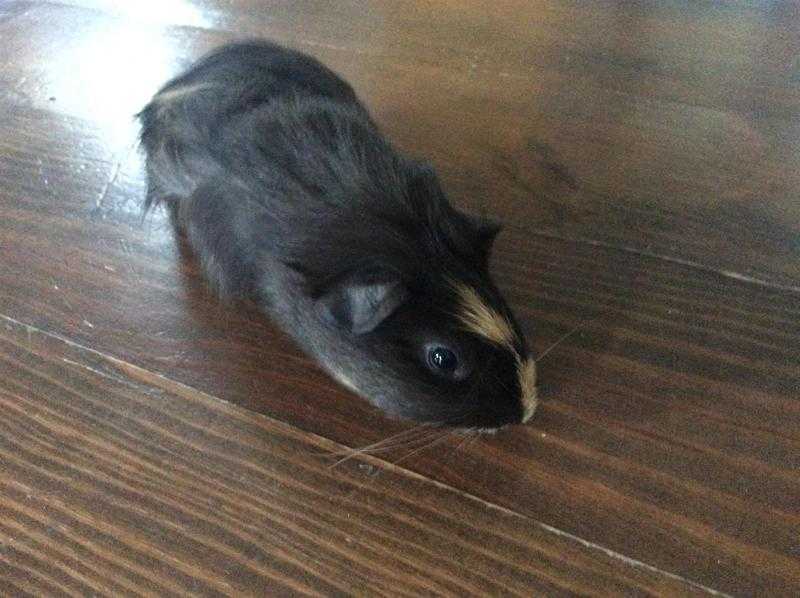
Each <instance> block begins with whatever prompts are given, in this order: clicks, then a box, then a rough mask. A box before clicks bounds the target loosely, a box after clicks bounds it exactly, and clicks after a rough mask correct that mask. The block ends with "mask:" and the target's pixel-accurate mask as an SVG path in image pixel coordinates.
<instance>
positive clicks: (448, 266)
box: [138, 41, 537, 429]
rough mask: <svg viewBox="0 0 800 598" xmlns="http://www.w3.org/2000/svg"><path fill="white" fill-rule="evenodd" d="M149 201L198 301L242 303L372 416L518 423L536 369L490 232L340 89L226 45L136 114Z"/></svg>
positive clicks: (529, 404)
mask: <svg viewBox="0 0 800 598" xmlns="http://www.w3.org/2000/svg"><path fill="white" fill-rule="evenodd" d="M138 118H139V119H140V121H141V125H142V130H141V145H142V147H143V148H144V151H145V154H146V172H147V179H148V189H147V197H146V199H145V202H144V206H145V213H146V211H147V210H148V209H150V208H152V207H154V206H156V205H157V204H161V203H163V204H164V205H166V206H167V208H168V210H169V212H170V215H171V217H172V221H173V223H174V225H175V226H176V227H177V229H178V230H179V231H180V232H182V233H183V234H184V235H185V237H186V239H187V241H188V244H189V246H190V247H191V249H192V251H193V252H194V254H195V255H196V256H197V258H198V260H199V263H200V264H201V266H202V270H203V272H204V274H205V276H206V278H207V279H208V281H209V283H210V285H211V286H212V287H213V288H214V289H215V290H216V291H217V292H218V293H219V294H220V295H222V296H225V297H230V296H244V297H249V298H251V299H253V300H254V301H255V302H256V303H257V304H258V305H259V306H260V308H261V309H262V310H263V311H264V312H265V313H266V314H267V315H268V316H269V317H271V318H272V319H273V320H274V321H275V322H276V323H277V324H278V325H279V326H280V327H281V328H282V329H284V330H285V331H286V332H287V333H288V334H290V335H291V336H292V337H293V338H294V339H295V341H296V342H297V343H298V344H299V345H300V346H301V347H302V349H303V350H304V351H305V352H307V353H308V354H310V355H311V356H313V357H314V358H315V359H316V360H317V361H318V362H319V363H320V364H321V365H322V366H323V367H324V368H325V369H326V370H327V371H328V372H329V373H330V374H331V375H332V376H333V377H334V378H335V379H337V380H338V381H339V382H340V383H341V384H343V385H344V386H346V387H348V388H349V389H351V390H352V391H354V392H355V393H357V394H359V395H361V396H362V397H364V398H366V399H367V400H369V401H370V402H371V403H373V404H374V405H376V406H377V407H378V408H380V409H382V410H383V411H384V412H385V413H387V414H389V415H391V416H395V417H400V418H407V419H412V420H417V421H422V422H436V423H440V424H443V425H449V426H455V427H464V428H467V427H476V428H481V429H496V428H499V427H501V426H504V425H507V424H511V423H523V422H527V421H528V420H529V419H530V417H531V416H532V415H533V413H534V410H535V409H536V406H537V391H536V363H535V361H534V359H533V358H532V357H531V354H530V351H529V349H528V346H527V344H526V342H525V339H524V337H523V335H522V333H521V332H520V328H519V326H518V324H517V323H516V322H515V320H514V317H513V316H512V314H511V311H510V310H509V308H508V306H507V304H506V302H505V301H504V300H503V298H502V297H501V295H500V293H499V292H498V289H497V288H496V286H495V285H494V283H493V282H492V280H491V278H490V276H489V272H488V258H489V251H490V249H491V246H492V242H493V240H494V238H495V236H496V235H497V233H498V230H499V227H498V226H496V225H494V224H493V223H490V222H487V221H484V220H481V219H478V218H476V217H472V216H469V215H467V214H465V213H462V212H460V211H459V210H457V209H455V208H454V207H453V206H452V205H451V204H450V202H449V201H448V199H447V197H446V196H445V194H444V192H443V191H442V187H441V185H440V183H439V180H438V179H437V176H436V174H435V172H434V171H433V170H432V168H431V167H430V166H429V165H427V164H425V163H422V162H419V161H417V160H415V159H412V158H410V157H408V156H405V155H403V154H401V153H400V152H398V151H397V150H396V149H395V148H393V147H392V145H391V144H390V142H389V141H388V140H387V139H386V138H385V137H384V136H383V135H382V133H381V131H380V130H379V128H378V127H377V126H376V124H375V122H373V120H372V118H371V117H370V115H369V113H368V112H367V110H366V109H365V108H364V106H363V105H362V104H361V103H360V101H359V99H358V98H357V96H356V94H355V92H354V91H353V89H352V88H351V86H350V85H349V84H348V83H346V82H345V81H343V80H342V79H341V78H340V77H338V76H337V75H336V74H335V73H333V72H332V71H331V70H329V69H328V68H327V67H325V66H324V65H322V64H321V63H320V62H318V61H317V60H316V59H314V58H312V57H310V56H307V55H305V54H302V53H300V52H297V51H293V50H290V49H286V48H283V47H281V46H278V45H276V44H273V43H270V42H265V41H248V42H240V43H234V44H230V45H226V46H224V47H222V48H220V49H218V50H216V51H214V52H212V53H211V54H209V55H207V56H206V57H204V58H202V59H201V60H199V62H197V63H196V64H194V66H192V67H191V68H189V69H188V70H187V71H186V72H185V73H184V74H182V75H180V76H178V77H176V78H175V79H173V80H172V81H170V82H169V83H167V84H166V85H165V86H164V87H163V88H162V89H161V90H160V91H159V92H158V93H157V94H156V95H155V96H154V97H153V99H152V100H151V101H150V103H149V104H148V105H147V106H146V107H145V108H144V109H143V110H142V111H141V112H140V113H139V115H138Z"/></svg>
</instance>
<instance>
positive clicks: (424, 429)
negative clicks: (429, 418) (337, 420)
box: [327, 422, 441, 469]
mask: <svg viewBox="0 0 800 598" xmlns="http://www.w3.org/2000/svg"><path fill="white" fill-rule="evenodd" d="M439 426H441V424H440V423H439V422H425V423H423V424H420V425H418V426H414V427H413V428H411V429H409V430H403V431H402V432H399V433H398V434H394V435H392V436H389V437H388V438H384V439H382V440H379V441H378V442H373V443H372V444H368V445H366V446H363V447H358V448H346V449H344V450H342V451H337V452H332V453H327V455H328V456H334V457H336V456H339V455H344V456H343V457H342V458H341V459H339V460H338V461H336V462H335V463H333V464H331V465H329V466H328V468H329V469H332V468H334V467H336V466H337V465H340V464H341V463H344V462H345V461H348V460H349V459H352V458H353V457H356V456H358V455H363V454H369V453H373V452H380V451H383V450H390V449H394V448H398V447H402V446H408V445H409V444H416V443H417V442H421V441H423V440H425V441H427V440H428V439H429V438H431V437H432V436H435V433H436V432H438V427H439ZM432 428H433V429H432ZM432 433H433V434H432Z"/></svg>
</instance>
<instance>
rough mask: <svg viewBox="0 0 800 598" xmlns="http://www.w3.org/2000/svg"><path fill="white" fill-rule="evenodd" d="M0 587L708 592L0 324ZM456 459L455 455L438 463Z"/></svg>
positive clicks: (125, 591) (120, 591) (133, 591)
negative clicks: (333, 463) (334, 457)
mask: <svg viewBox="0 0 800 598" xmlns="http://www.w3.org/2000/svg"><path fill="white" fill-rule="evenodd" d="M0 320H1V321H2V326H0V373H2V375H0V405H2V410H3V413H4V417H3V420H2V421H0V515H1V516H0V542H1V543H0V548H1V549H0V586H2V587H4V588H5V589H6V590H8V589H9V588H15V591H16V590H25V591H29V592H31V593H33V594H39V595H41V594H48V595H55V594H61V593H63V594H66V595H88V594H103V595H115V596H124V595H142V593H146V594H148V595H154V596H172V595H195V596H196V595H237V596H243V595H265V594H269V595H286V594H293V595H294V594H298V595H299V594H303V595H326V596H330V595H344V594H349V593H358V594H364V593H369V594H371V595H387V594H391V595H395V596H402V595H421V594H424V595H465V594H482V595H500V594H503V595H530V593H531V592H537V593H546V594H547V595H561V594H563V595H571V594H574V593H581V592H592V591H596V590H597V589H598V588H603V591H604V592H607V593H608V594H617V595H623V594H630V593H640V592H645V593H660V594H664V593H669V594H670V595H706V594H707V592H705V591H704V590H703V589H702V588H700V587H697V586H695V585H692V584H689V583H687V582H684V581H682V580H680V579H677V578H675V577H674V576H668V575H665V574H663V573H660V572H658V571H655V570H653V569H652V568H648V567H646V566H643V565H641V564H639V563H635V562H631V561H628V560H623V559H622V558H620V557H619V556H615V555H614V554H613V553H610V552H608V551H606V550H603V549H601V548H600V547H592V546H587V545H586V544H585V543H582V542H580V541H579V540H577V539H574V538H570V537H568V536H566V535H564V534H563V533H559V532H558V530H552V529H549V528H547V527H544V526H542V525H540V524H538V523H537V522H535V521H531V520H529V519H527V518H525V517H522V516H519V515H517V514H515V513H512V512H510V511H508V510H506V509H501V508H498V507H496V506H494V505H491V504H488V503H485V502H483V501H479V500H477V499H474V498H471V497H467V496H464V495H463V494H461V493H459V492H456V491H454V490H452V489H450V488H446V487H444V486H442V485H440V484H436V483H434V482H432V481H430V480H427V479H424V478H421V477H419V476H415V475H412V474H409V473H408V472H406V471H403V470H401V469H400V468H397V467H392V466H388V465H386V464H385V463H383V462H380V461H378V460H377V459H374V458H372V457H369V456H363V457H359V458H357V459H353V460H350V461H347V462H344V463H341V464H340V465H339V466H337V467H335V468H331V467H330V466H329V464H330V459H329V458H327V457H326V453H327V454H329V453H332V452H335V451H337V450H340V449H342V447H341V446H338V445H336V444H334V443H332V442H330V441H327V440H324V439H322V438H319V437H317V436H314V435H311V434H307V433H303V432H300V431H298V430H295V429H293V428H291V427H289V426H286V425H284V424H281V423H279V422H276V421H274V420H271V419H267V418H264V417H262V416H259V415H256V414H252V413H250V412H246V411H244V410H242V409H240V408H237V407H234V406H231V405H230V404H227V403H225V402H223V401H220V400H219V399H216V398H214V397H211V396H208V395H205V394H203V393H201V392H199V391H196V390H194V389H192V388H189V387H186V386H183V385H179V384H176V383H174V382H171V381H169V380H165V379H161V378H158V377H157V376H155V375H153V374H152V373H150V372H147V371H146V370H141V369H139V368H136V367H134V366H131V365H130V364H126V363H124V362H120V361H117V360H114V359H111V358H107V357H105V356H102V355H100V354H97V353H93V352H90V351H87V350H84V349H81V348H80V347H77V346H76V345H74V344H70V343H66V342H64V341H61V340H58V339H55V338H53V337H50V336H49V335H46V334H42V333H41V332H40V331H38V330H34V329H31V328H30V327H27V326H25V325H22V324H19V323H17V322H15V321H13V320H9V319H7V318H0ZM453 458H456V457H453Z"/></svg>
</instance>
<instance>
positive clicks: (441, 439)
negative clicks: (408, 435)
mask: <svg viewBox="0 0 800 598" xmlns="http://www.w3.org/2000/svg"><path fill="white" fill-rule="evenodd" d="M458 431H459V429H458V428H455V429H453V430H446V431H444V432H443V433H442V435H441V436H439V438H437V439H436V440H434V441H433V442H430V443H428V444H425V445H423V446H421V447H419V448H416V449H414V450H413V451H411V452H410V453H406V454H405V455H403V456H402V457H400V458H399V459H398V460H397V461H395V462H394V465H397V464H398V463H400V462H401V461H405V460H406V459H408V458H409V457H411V456H412V455H416V454H417V453H419V452H421V451H424V450H427V449H430V448H433V447H434V446H436V445H438V444H441V443H442V442H444V441H445V440H447V439H448V438H450V437H451V436H453V435H454V434H455V433H457V432H458Z"/></svg>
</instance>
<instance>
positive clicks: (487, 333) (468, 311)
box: [453, 282, 516, 354]
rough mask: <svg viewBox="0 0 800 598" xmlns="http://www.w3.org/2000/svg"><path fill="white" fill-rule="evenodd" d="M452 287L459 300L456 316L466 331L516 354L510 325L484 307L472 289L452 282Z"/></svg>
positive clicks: (482, 301)
mask: <svg viewBox="0 0 800 598" xmlns="http://www.w3.org/2000/svg"><path fill="white" fill-rule="evenodd" d="M453 287H454V288H455V290H456V293H457V294H458V297H459V299H460V300H461V306H460V309H459V311H458V314H457V315H458V317H459V319H460V320H461V322H462V323H463V324H464V326H465V327H466V328H467V330H469V331H470V332H474V333H475V334H478V335H480V336H483V337H484V338H487V339H489V340H490V341H492V342H493V343H497V344H498V345H501V346H503V347H506V348H507V349H509V350H511V351H512V352H514V353H515V354H516V350H515V349H514V339H515V338H516V335H515V334H514V331H513V329H512V328H511V323H510V322H509V321H508V320H507V319H506V318H505V317H503V316H502V315H500V314H499V313H497V311H496V310H494V309H492V308H491V307H489V306H488V305H486V303H485V302H484V300H483V299H482V298H481V296H480V295H478V292H477V291H476V290H475V289H473V288H472V287H468V286H467V285H465V284H462V283H459V282H454V283H453Z"/></svg>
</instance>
